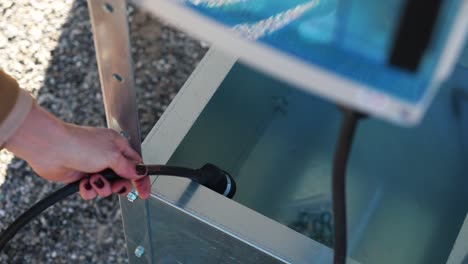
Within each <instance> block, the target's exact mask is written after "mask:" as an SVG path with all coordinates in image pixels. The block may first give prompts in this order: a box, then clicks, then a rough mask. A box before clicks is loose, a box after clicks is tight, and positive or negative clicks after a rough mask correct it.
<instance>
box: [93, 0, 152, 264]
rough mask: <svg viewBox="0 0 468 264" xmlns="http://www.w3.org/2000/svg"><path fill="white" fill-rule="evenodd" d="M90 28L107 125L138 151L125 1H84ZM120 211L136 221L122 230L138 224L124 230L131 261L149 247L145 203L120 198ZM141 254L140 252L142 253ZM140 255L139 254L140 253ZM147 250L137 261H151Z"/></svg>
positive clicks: (137, 128)
mask: <svg viewBox="0 0 468 264" xmlns="http://www.w3.org/2000/svg"><path fill="white" fill-rule="evenodd" d="M88 7H89V12H90V18H91V24H92V29H93V37H94V45H95V48H96V59H97V64H98V68H99V78H100V82H101V90H102V94H103V98H104V106H105V111H106V118H107V126H108V127H109V128H111V129H114V130H116V131H117V132H119V133H120V134H122V135H124V136H125V137H126V138H127V139H128V140H129V142H130V145H131V146H132V147H133V148H134V149H135V150H136V151H137V152H138V153H140V154H141V139H140V127H139V121H138V112H137V104H136V92H135V86H134V79H133V65H132V59H131V52H130V41H129V31H128V21H127V6H126V2H125V0H109V1H103V0H88ZM120 206H121V208H122V214H127V215H132V216H133V218H134V219H137V221H139V223H127V222H126V221H124V223H123V224H124V229H125V230H129V228H128V226H131V225H138V226H139V228H140V230H141V232H136V233H135V232H133V233H131V234H129V233H126V234H125V238H126V241H127V248H128V257H129V259H130V261H131V262H132V258H135V257H136V256H135V254H134V253H133V252H134V250H135V248H136V247H137V246H138V245H142V246H143V247H146V248H148V249H151V246H150V245H151V237H149V236H148V235H147V234H150V233H151V232H150V230H151V228H150V226H149V225H150V222H151V221H148V219H147V218H148V216H149V211H148V202H147V201H145V200H141V199H137V200H135V201H134V202H130V201H128V200H127V199H126V198H124V199H120ZM142 255H143V254H142ZM140 257H141V256H140ZM151 259H152V252H151V251H150V250H149V251H148V252H147V253H146V254H144V255H143V257H141V258H139V260H138V261H139V262H141V261H145V262H148V263H151Z"/></svg>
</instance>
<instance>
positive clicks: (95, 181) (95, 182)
mask: <svg viewBox="0 0 468 264" xmlns="http://www.w3.org/2000/svg"><path fill="white" fill-rule="evenodd" d="M89 182H90V184H91V186H92V187H93V189H94V191H95V192H96V194H97V195H99V196H101V197H106V196H109V195H111V194H112V190H111V185H110V183H109V182H108V181H107V180H106V179H104V177H102V176H101V175H99V174H94V175H92V176H91V177H90V178H89Z"/></svg>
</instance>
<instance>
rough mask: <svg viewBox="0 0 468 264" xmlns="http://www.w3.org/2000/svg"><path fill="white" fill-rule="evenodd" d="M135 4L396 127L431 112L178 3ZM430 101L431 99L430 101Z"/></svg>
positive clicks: (149, 1)
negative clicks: (254, 39) (255, 39)
mask: <svg viewBox="0 0 468 264" xmlns="http://www.w3.org/2000/svg"><path fill="white" fill-rule="evenodd" d="M464 1H465V2H466V0H464ZM133 2H134V3H135V4H136V5H137V6H139V7H140V8H142V9H144V10H146V11H149V12H151V13H153V14H154V15H156V16H158V17H160V18H163V19H165V20H167V21H169V22H170V23H171V24H173V25H175V26H177V27H179V28H181V29H182V30H185V31H187V32H190V33H193V34H194V35H195V36H196V37H198V38H200V39H203V40H206V41H209V42H211V43H213V45H215V46H218V47H222V48H223V50H225V51H226V52H228V53H229V54H232V55H233V56H234V57H239V59H241V60H242V61H244V62H246V63H248V64H250V65H252V66H254V67H256V68H258V69H260V70H262V71H265V72H267V73H269V74H272V75H273V76H280V77H281V78H282V79H284V80H286V81H287V82H289V83H291V84H293V85H295V86H297V87H298V88H300V89H304V90H306V91H308V92H314V93H316V94H318V95H320V96H323V97H325V98H330V99H332V100H334V101H337V102H338V103H340V104H344V105H348V106H350V107H352V108H356V109H357V110H360V111H363V112H366V113H371V115H374V116H377V117H380V118H383V119H385V120H388V121H390V122H392V123H396V124H399V125H404V126H411V125H416V124H418V123H419V121H420V120H421V119H422V117H423V114H424V112H425V111H426V109H427V105H428V103H425V102H424V100H421V102H419V103H417V104H415V105H413V104H409V103H407V102H405V101H403V100H400V99H398V98H396V97H394V96H390V95H385V94H382V93H379V92H377V91H375V90H372V89H370V88H369V87H368V86H366V85H360V84H358V83H355V82H352V81H349V80H348V79H346V78H343V77H340V76H338V75H336V74H334V73H332V72H330V71H326V70H323V69H321V68H319V67H314V66H311V65H309V64H306V63H304V62H302V61H300V60H299V59H296V58H294V57H291V56H289V55H286V54H283V53H278V52H276V51H275V50H274V49H273V48H271V47H268V46H266V45H264V44H260V43H251V42H250V41H248V40H245V39H242V38H240V37H237V36H236V35H235V34H233V33H232V30H231V29H230V28H228V27H225V26H221V25H219V24H216V23H213V22H212V21H211V20H210V19H208V18H204V17H202V16H198V15H196V14H194V13H193V12H192V11H190V10H187V9H186V8H181V7H180V4H178V3H177V1H173V0H133ZM213 36H216V37H213ZM317 87H328V88H327V89H319V88H317ZM435 88H437V87H435ZM435 88H434V89H435ZM350 99H351V100H350ZM423 99H424V98H423ZM428 99H430V98H427V99H426V101H427V100H428Z"/></svg>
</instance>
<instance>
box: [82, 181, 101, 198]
mask: <svg viewBox="0 0 468 264" xmlns="http://www.w3.org/2000/svg"><path fill="white" fill-rule="evenodd" d="M80 195H81V197H82V198H83V199H84V200H91V199H94V198H95V197H96V195H97V193H96V192H95V191H94V189H93V187H92V186H91V184H90V183H89V179H88V178H83V179H82V180H81V181H80Z"/></svg>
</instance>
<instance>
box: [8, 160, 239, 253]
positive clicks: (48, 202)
mask: <svg viewBox="0 0 468 264" xmlns="http://www.w3.org/2000/svg"><path fill="white" fill-rule="evenodd" d="M136 170H137V173H138V174H142V175H155V174H157V175H172V176H178V177H184V178H189V179H191V180H193V181H195V182H197V183H199V184H201V185H203V186H205V187H207V188H210V189H211V190H213V191H215V192H218V193H220V194H222V195H224V196H226V197H228V198H232V197H233V196H234V194H235V192H236V184H235V182H234V179H233V178H232V177H231V175H229V174H228V173H227V172H225V171H223V170H221V169H219V168H218V167H216V166H214V165H212V164H206V165H205V166H203V167H202V168H200V169H197V170H193V169H187V168H182V167H174V166H165V165H152V166H140V165H137V167H136ZM99 174H101V175H102V176H103V177H104V178H106V179H107V180H108V181H110V182H112V181H114V180H115V179H118V178H119V176H118V175H117V174H115V172H114V171H112V170H110V169H107V170H104V171H102V172H100V173H99ZM79 186H80V181H79V180H78V181H75V182H72V183H70V184H67V185H65V186H64V187H62V188H60V189H59V190H57V191H55V192H53V193H52V194H50V195H49V196H47V197H46V198H44V199H42V200H40V201H39V202H38V203H36V204H35V205H33V206H32V207H31V208H30V209H29V210H27V211H26V212H24V213H23V214H22V215H20V216H19V217H18V218H17V219H16V220H15V221H14V222H13V223H12V224H10V225H9V226H8V228H7V229H6V230H5V231H3V232H2V233H1V234H0V251H1V250H3V248H4V247H5V245H6V244H7V243H8V242H9V241H10V240H11V239H12V238H13V237H14V236H15V234H16V233H17V232H18V231H19V230H20V229H21V228H22V227H24V226H25V225H26V224H27V223H29V222H30V221H31V220H32V219H33V218H35V217H36V216H38V215H39V214H40V213H42V212H43V211H44V210H46V209H47V208H49V207H51V206H53V205H54V204H56V203H58V202H60V201H62V200H63V199H65V198H67V197H68V196H70V195H72V194H74V193H76V192H78V191H79Z"/></svg>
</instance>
